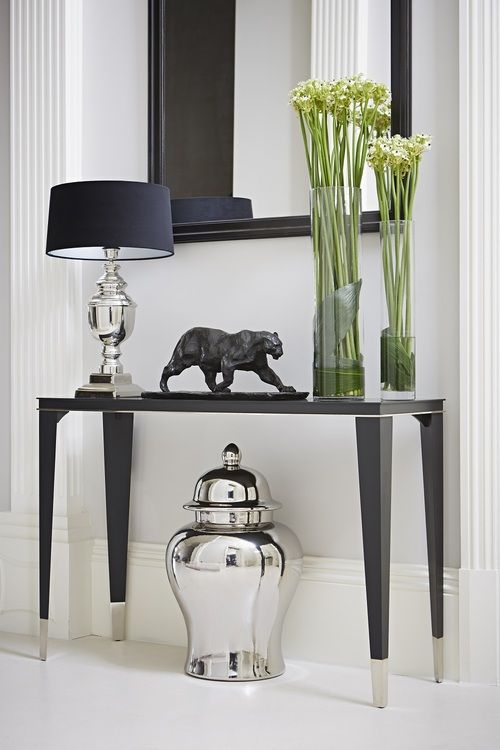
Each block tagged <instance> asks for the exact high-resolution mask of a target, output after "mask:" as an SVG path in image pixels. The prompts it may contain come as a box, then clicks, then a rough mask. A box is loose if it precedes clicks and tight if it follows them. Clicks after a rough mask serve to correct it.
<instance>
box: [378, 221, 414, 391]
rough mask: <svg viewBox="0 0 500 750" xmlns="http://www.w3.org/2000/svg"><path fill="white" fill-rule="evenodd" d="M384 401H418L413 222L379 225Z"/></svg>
mask: <svg viewBox="0 0 500 750" xmlns="http://www.w3.org/2000/svg"><path fill="white" fill-rule="evenodd" d="M380 247H381V254H382V295H381V296H382V321H381V335H380V375H381V376H380V380H381V384H380V388H381V398H382V399H383V400H386V401H389V400H398V399H401V400H411V399H414V398H415V364H416V362H415V355H416V352H415V253H414V248H415V242H414V224H413V221H401V220H400V221H382V222H381V223H380Z"/></svg>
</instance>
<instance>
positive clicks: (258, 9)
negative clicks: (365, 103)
mask: <svg viewBox="0 0 500 750" xmlns="http://www.w3.org/2000/svg"><path fill="white" fill-rule="evenodd" d="M313 5H314V7H313ZM341 5H343V6H345V7H344V10H343V11H342V12H343V14H344V15H343V17H342V18H340V17H339V18H337V16H339V10H338V9H339V7H341ZM359 7H362V8H364V9H365V16H364V17H363V18H362V19H356V18H355V16H354V13H355V10H354V9H355V8H359ZM165 8H166V15H165V19H164V23H165V55H166V61H165V76H166V98H165V109H166V111H165V120H166V122H165V132H166V138H165V140H166V144H165V149H164V152H163V153H164V156H163V158H164V159H165V165H164V170H165V171H164V173H165V176H166V184H168V186H169V187H170V189H171V194H172V198H191V197H199V196H238V197H243V198H248V199H250V200H251V204H252V210H253V217H254V218H261V217H279V216H297V215H307V214H308V213H309V182H308V176H307V171H306V164H305V157H304V148H303V143H302V137H301V133H300V127H299V122H298V118H297V116H296V114H295V112H294V111H293V110H292V108H291V107H290V106H289V104H288V94H289V91H290V90H291V89H292V88H293V87H294V86H295V85H296V84H297V83H298V82H299V81H302V80H305V79H307V78H310V77H311V70H312V72H313V76H315V77H338V76H340V75H346V74H347V73H356V72H363V73H365V74H366V75H367V76H368V77H369V78H373V79H375V80H378V81H381V82H383V83H386V84H387V85H390V78H391V60H390V55H391V33H390V31H391V17H390V14H391V0H370V2H366V3H364V4H363V3H361V4H356V3H353V4H352V6H349V5H347V4H346V3H343V4H339V3H337V2H335V3H334V2H329V0H272V2H270V0H210V2H207V0H167V2H166V3H165ZM351 8H352V19H349V18H346V14H349V13H351ZM313 12H314V13H318V12H321V13H322V14H323V16H324V17H322V18H321V20H320V23H318V22H316V23H312V21H311V17H312V14H313ZM316 20H317V19H316ZM336 22H338V23H339V24H342V28H343V29H345V28H349V24H351V26H352V28H353V29H354V28H355V29H356V35H357V37H356V38H357V46H358V50H357V53H356V55H357V59H356V63H353V62H351V63H349V62H348V61H345V60H341V59H336V57H340V55H339V54H338V53H337V55H336V53H335V50H330V53H329V56H328V62H327V63H324V62H323V67H324V65H325V64H326V65H328V67H329V69H330V75H329V76H327V75H326V74H325V72H324V71H322V74H321V75H320V74H318V73H315V70H314V65H315V63H313V66H312V65H311V59H312V57H314V55H315V56H316V59H317V58H318V54H319V56H320V57H321V54H322V50H321V45H322V44H324V43H325V39H326V38H327V37H326V36H324V31H320V32H319V33H321V35H322V38H317V39H315V38H314V34H315V33H316V32H315V31H314V29H318V28H319V29H320V30H324V29H325V28H326V27H328V28H329V29H331V31H330V39H332V38H333V37H334V35H335V33H336V32H335V23H336ZM346 24H348V26H347V27H346ZM312 29H313V31H311V30H312ZM324 57H325V55H324V54H323V58H322V59H323V60H324ZM352 65H356V66H357V70H351V67H350V66H352ZM316 67H317V63H316ZM368 172H369V169H368V168H367V169H366V176H365V183H364V185H363V210H364V211H373V210H376V209H377V202H376V195H375V189H374V185H373V184H372V180H371V178H372V175H371V174H368ZM224 218H229V217H226V216H224V215H220V216H217V217H214V219H224ZM236 218H243V217H236ZM181 220H182V219H181ZM204 220H206V215H203V214H200V216H199V217H191V218H190V221H204Z"/></svg>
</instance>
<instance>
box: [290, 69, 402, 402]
mask: <svg viewBox="0 0 500 750" xmlns="http://www.w3.org/2000/svg"><path fill="white" fill-rule="evenodd" d="M290 103H291V105H292V106H293V107H294V109H295V110H296V112H297V113H298V116H299V122H300V128H301V132H302V137H303V141H304V147H305V154H306V160H307V167H308V171H309V179H310V184H311V234H312V240H313V251H314V273H315V291H316V312H315V319H314V389H313V392H314V396H315V397H328V398H332V397H347V398H362V397H363V396H364V367H363V355H362V344H361V323H360V315H359V301H360V292H361V285H362V279H361V274H360V216H361V189H360V187H361V180H362V178H363V172H364V167H365V163H366V158H367V153H368V148H369V144H370V142H371V140H372V139H373V138H374V137H376V136H377V135H380V134H381V133H385V132H387V130H388V128H389V125H390V109H389V104H390V92H389V89H388V88H387V86H384V85H383V84H379V83H376V82H374V81H370V80H367V79H365V78H364V77H363V76H352V77H350V78H342V79H338V80H336V81H317V80H311V81H305V82H304V83H300V84H299V85H298V86H297V87H296V88H295V89H293V91H292V92H291V94H290Z"/></svg>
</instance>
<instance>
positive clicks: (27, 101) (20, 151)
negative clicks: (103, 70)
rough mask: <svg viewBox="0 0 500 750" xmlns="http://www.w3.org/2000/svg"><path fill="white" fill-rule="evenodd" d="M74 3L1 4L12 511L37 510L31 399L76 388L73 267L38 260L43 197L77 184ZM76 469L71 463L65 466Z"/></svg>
mask: <svg viewBox="0 0 500 750" xmlns="http://www.w3.org/2000/svg"><path fill="white" fill-rule="evenodd" d="M81 15H82V6H81V0H14V1H13V2H11V154H12V155H11V195H12V199H11V205H12V217H11V227H12V242H11V249H12V252H11V316H12V318H11V319H12V369H11V372H12V418H11V425H12V465H11V471H12V505H11V509H12V511H14V512H22V513H33V512H36V510H37V496H38V490H37V481H38V472H37V466H38V449H37V434H38V433H37V414H36V401H35V398H36V396H39V395H44V396H47V395H71V394H72V392H73V391H74V388H75V386H77V385H78V384H79V383H80V380H81V378H82V330H83V329H82V314H83V312H82V309H83V308H82V290H81V268H80V264H79V263H78V262H73V261H64V260H55V259H52V258H48V257H47V256H45V254H44V245H45V234H46V222H47V208H48V199H49V191H50V187H51V186H52V185H54V184H57V183H59V182H68V181H71V180H75V179H79V177H80V174H81V121H82V118H81V94H82V41H81V35H82V19H81ZM61 433H62V434H64V440H61V441H60V444H59V446H58V469H57V472H58V481H57V489H56V505H55V512H56V514H62V515H65V514H69V513H71V512H76V511H79V510H80V507H79V503H80V499H79V498H80V484H81V483H80V477H79V466H80V441H81V427H80V425H79V423H78V419H73V418H72V420H71V423H68V424H67V425H64V426H63V425H61ZM75 459H76V460H75Z"/></svg>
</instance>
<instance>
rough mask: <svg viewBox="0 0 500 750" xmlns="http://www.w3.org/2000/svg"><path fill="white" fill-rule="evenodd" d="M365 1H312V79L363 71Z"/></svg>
mask: <svg viewBox="0 0 500 750" xmlns="http://www.w3.org/2000/svg"><path fill="white" fill-rule="evenodd" d="M367 19H368V0H312V15H311V21H312V23H311V78H323V79H331V78H341V77H343V76H347V75H352V74H353V73H357V72H363V71H366V68H367V49H368V25H367Z"/></svg>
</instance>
